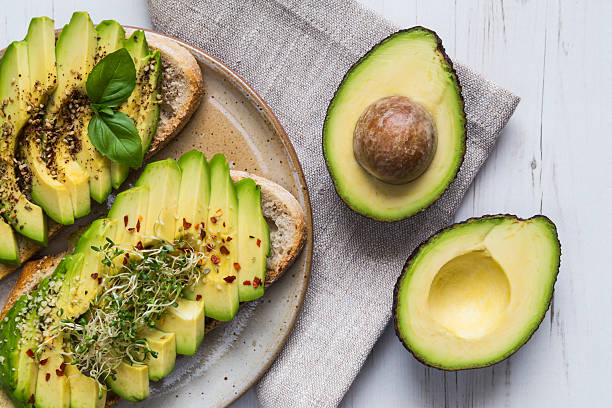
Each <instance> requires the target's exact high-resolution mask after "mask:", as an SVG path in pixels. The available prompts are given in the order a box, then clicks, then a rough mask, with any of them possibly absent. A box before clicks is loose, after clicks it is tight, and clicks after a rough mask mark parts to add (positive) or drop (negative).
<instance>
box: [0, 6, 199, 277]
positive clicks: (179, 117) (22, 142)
mask: <svg viewBox="0 0 612 408" xmlns="http://www.w3.org/2000/svg"><path fill="white" fill-rule="evenodd" d="M64 31H65V32H66V34H65V35H64V36H62V34H61V33H62V32H64ZM56 36H57V37H58V38H57V43H55V41H56ZM84 38H88V40H87V41H84ZM83 44H88V45H86V46H83ZM92 44H93V45H94V47H93V50H92V46H91V45H92ZM69 45H70V46H69ZM120 46H121V47H124V48H125V49H126V50H128V52H130V55H131V56H132V57H133V59H134V65H135V67H137V68H138V72H137V75H136V86H135V87H134V91H133V92H132V95H130V98H129V99H128V100H127V101H126V102H125V103H123V104H122V105H121V106H119V107H117V108H116V109H117V111H119V112H121V113H124V114H125V115H126V116H128V117H130V118H131V119H132V120H133V121H134V124H135V126H136V128H137V130H138V134H139V136H141V140H142V149H143V152H144V157H145V158H147V157H150V156H151V155H153V154H154V153H155V152H157V151H159V149H160V148H161V147H163V146H164V145H165V144H166V143H167V142H169V141H170V140H171V139H172V138H174V137H175V136H176V135H177V134H178V133H179V132H180V130H181V129H182V128H183V126H184V125H185V124H186V123H187V121H188V120H189V118H190V117H191V115H192V114H193V112H194V111H195V110H196V109H197V107H198V106H199V103H200V100H201V97H202V95H203V93H204V89H203V83H202V74H201V70H200V68H199V66H198V63H197V62H196V60H195V58H194V57H193V56H192V55H191V53H189V51H187V50H186V49H185V48H183V47H182V46H180V45H179V44H178V43H176V42H175V41H172V40H168V39H166V38H163V37H161V36H155V35H151V36H149V38H145V33H144V32H143V31H139V30H134V29H124V28H122V27H121V26H120V25H119V24H118V23H116V22H114V21H110V20H107V21H103V22H101V23H100V24H98V25H97V26H94V25H93V23H92V22H91V20H90V19H89V16H88V15H87V13H75V14H74V15H73V17H72V19H71V22H70V23H69V24H68V25H67V26H66V27H65V28H64V30H62V31H61V32H60V31H59V30H58V31H57V32H55V31H54V29H53V21H52V20H51V19H49V18H46V17H40V18H35V19H33V20H32V22H31V24H30V28H29V30H28V35H27V36H26V39H25V40H24V41H21V42H15V43H13V44H11V45H10V46H9V47H8V48H7V50H6V51H5V56H6V58H2V62H0V72H1V73H2V75H1V76H0V84H2V85H1V86H0V87H3V89H2V90H1V92H0V94H2V95H4V96H3V98H2V100H6V101H7V103H6V104H3V106H2V114H0V116H4V117H3V118H2V120H1V122H2V123H0V125H1V127H2V129H3V132H4V133H5V135H6V137H5V138H3V143H2V146H0V151H1V152H2V165H3V166H4V168H3V174H4V175H5V176H4V177H3V178H2V182H1V184H2V185H1V186H0V187H2V189H1V190H2V195H3V199H2V200H3V201H2V205H1V207H2V208H3V215H4V220H6V222H5V221H4V220H0V238H2V239H1V242H2V245H0V262H2V263H0V278H2V277H4V276H6V275H7V274H9V273H10V272H12V271H13V270H15V269H16V267H17V266H18V265H19V264H20V263H21V262H24V261H25V260H27V259H29V258H30V257H31V256H32V255H33V254H34V253H36V251H38V249H40V248H41V247H43V246H46V244H47V241H48V238H49V237H52V236H53V235H55V234H56V233H57V232H58V231H60V230H61V229H62V227H63V225H62V224H70V223H72V222H74V219H75V217H79V216H82V215H84V214H86V213H87V212H89V211H90V208H93V210H94V212H99V211H100V207H95V206H90V204H89V202H90V197H91V198H93V199H94V200H95V201H98V202H101V201H104V200H105V199H106V196H107V195H108V193H109V192H110V190H111V187H115V188H117V187H118V186H119V185H120V184H121V182H122V181H123V180H125V177H126V175H127V170H128V169H127V168H126V167H124V166H121V165H120V164H118V163H116V162H114V161H113V162H111V161H110V160H109V159H108V158H106V157H105V156H102V155H101V154H100V153H99V152H97V151H96V149H95V148H94V147H93V146H92V144H91V143H89V138H88V137H87V136H88V135H87V123H88V121H89V120H90V118H91V112H90V110H89V108H88V107H87V106H88V102H87V101H85V102H83V100H84V98H83V95H84V94H83V88H84V86H85V85H84V82H85V81H84V80H85V77H86V76H87V74H88V72H87V70H88V69H91V67H92V64H94V63H98V62H99V61H100V60H101V59H102V58H104V57H105V56H106V55H108V54H109V53H110V52H112V51H114V50H115V49H117V47H120ZM113 47H114V48H113ZM78 50H81V51H78ZM66 54H67V55H66ZM75 60H78V61H81V63H79V64H77V63H75V62H74V61H75ZM75 64H76V65H75ZM81 66H86V67H87V68H83V72H80V70H81V68H80V67H81ZM26 72H27V75H26V74H25V73H26ZM153 72H155V74H153ZM25 77H27V79H28V80H26V79H25ZM13 78H15V80H14V81H13ZM22 78H24V79H23V80H22ZM62 78H63V79H62ZM17 79H19V81H18V80H17ZM60 88H61V89H60ZM62 95H64V96H66V97H67V99H65V98H62ZM64 99H65V100H64ZM11 101H14V103H11ZM17 102H18V103H17ZM21 105H23V106H21ZM58 106H63V107H64V108H65V109H64V110H63V111H62V109H58V110H59V111H61V112H59V113H58V112H56V111H55V110H54V108H57V107H58ZM66 109H67V110H68V111H67V112H66ZM71 110H74V112H72V111H71ZM24 112H25V114H23V113H24ZM62 112H63V113H62ZM66 115H67V116H66ZM70 115H73V116H74V118H73V117H71V116H70ZM47 125H48V126H49V128H47ZM45 149H47V150H45ZM43 153H44V154H43ZM13 175H14V176H13ZM47 217H50V218H49V219H48V218H47Z"/></svg>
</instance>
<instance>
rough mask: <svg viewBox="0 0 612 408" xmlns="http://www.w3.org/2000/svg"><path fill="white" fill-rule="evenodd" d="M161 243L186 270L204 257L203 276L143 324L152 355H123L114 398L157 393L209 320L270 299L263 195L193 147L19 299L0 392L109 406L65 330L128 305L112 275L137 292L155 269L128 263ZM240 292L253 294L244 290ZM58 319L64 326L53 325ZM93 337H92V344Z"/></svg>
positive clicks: (2, 347)
mask: <svg viewBox="0 0 612 408" xmlns="http://www.w3.org/2000/svg"><path fill="white" fill-rule="evenodd" d="M240 220H242V222H241V221H240ZM242 223H244V224H245V225H244V228H243V227H240V225H241V224H242ZM243 234H246V235H247V237H246V238H245V239H243V237H241V235H243ZM162 247H163V248H165V249H164V250H166V251H168V248H170V250H171V252H172V253H174V254H178V255H177V256H178V257H177V258H175V261H173V262H176V263H173V264H172V265H175V266H173V268H175V267H177V266H176V265H178V267H180V265H184V262H185V261H184V260H182V259H183V258H181V257H182V256H183V255H182V254H193V253H196V252H197V253H198V254H199V255H198V256H199V258H196V260H197V262H196V261H193V263H192V264H191V265H192V267H193V268H195V269H190V271H197V274H195V272H194V275H193V278H192V281H190V282H193V283H194V284H193V286H191V287H187V286H183V287H182V291H181V289H179V290H178V292H176V293H177V298H176V301H175V302H174V303H169V304H168V305H166V306H164V309H163V313H162V314H161V315H160V316H159V317H158V318H156V320H155V321H154V322H153V323H152V324H151V327H142V329H140V328H137V329H136V330H138V332H137V338H138V339H139V340H138V341H139V343H138V344H141V345H143V346H146V347H147V349H148V350H150V353H149V354H148V355H147V357H146V358H143V359H141V360H137V361H135V360H130V359H129V358H127V357H125V358H124V357H122V356H121V357H119V359H118V361H117V365H116V366H113V367H114V369H113V370H112V372H111V375H109V376H108V377H105V378H104V379H103V380H104V381H106V386H108V388H109V389H110V390H112V391H113V392H114V393H115V394H117V395H118V396H120V397H122V398H124V399H127V400H129V401H133V402H137V401H142V400H143V399H146V398H147V397H148V396H149V382H150V381H158V380H161V379H163V378H165V377H166V376H168V375H169V374H170V373H171V372H172V370H173V369H174V365H175V361H176V355H177V354H184V355H193V354H194V353H195V352H196V351H197V349H198V347H199V345H200V344H201V343H202V340H203V338H204V332H205V317H206V316H211V315H212V316H215V317H216V318H219V319H222V320H231V319H232V318H233V316H234V315H235V313H236V310H237V308H238V303H239V301H240V300H248V299H255V298H257V297H259V296H261V295H263V280H265V264H266V258H267V256H268V254H269V247H270V243H269V232H268V228H267V225H266V221H265V219H264V218H263V215H262V212H261V193H260V188H259V187H258V186H257V185H256V184H255V182H254V181H253V180H251V179H244V180H242V181H240V182H239V183H237V184H236V185H234V183H233V182H232V180H231V178H230V174H229V165H228V163H227V161H226V159H225V157H224V156H223V155H216V156H214V157H213V159H212V160H211V162H210V163H208V162H207V161H206V158H205V157H204V155H203V154H202V153H200V152H196V151H191V152H187V153H185V154H184V155H183V156H182V157H181V158H180V159H179V160H178V162H176V161H174V160H172V159H166V160H161V161H158V162H154V163H151V164H149V165H148V166H146V167H145V169H144V171H143V173H142V175H141V177H140V178H139V179H138V181H137V182H136V186H134V187H133V188H131V189H128V190H126V191H124V192H122V193H120V194H118V195H117V197H116V199H115V201H114V203H113V205H112V207H111V209H110V211H109V214H108V218H104V219H99V220H96V221H94V222H93V223H92V224H91V226H90V227H89V228H87V229H86V230H85V232H84V233H83V234H82V235H81V236H80V238H79V240H78V242H77V244H76V247H75V249H74V251H73V253H72V254H71V255H68V256H66V257H64V258H63V260H62V261H61V262H60V264H59V265H58V266H57V268H56V270H55V271H54V272H53V274H52V275H51V278H50V279H45V280H44V281H43V282H41V284H40V285H39V288H38V289H37V290H36V291H35V292H34V293H32V295H25V296H23V297H22V298H21V299H20V300H19V301H18V302H17V303H16V304H15V305H14V306H13V307H12V308H11V309H10V310H9V312H8V314H7V318H6V319H4V320H3V321H1V322H0V336H1V337H0V338H2V339H6V341H0V359H1V360H2V361H1V362H2V364H0V385H1V386H2V388H3V389H5V390H6V391H7V392H8V393H9V394H10V396H11V398H12V399H13V400H14V401H15V402H16V403H18V405H20V406H27V407H31V406H33V404H34V403H35V404H36V407H39V408H46V407H55V406H79V407H80V406H83V407H92V408H101V407H103V406H104V405H105V403H106V391H105V387H102V388H101V387H100V384H99V383H98V381H97V380H100V378H98V377H97V378H92V377H91V376H90V375H91V374H92V372H91V371H90V370H92V366H91V365H88V366H85V365H83V362H82V361H80V360H79V357H78V356H79V354H78V353H76V354H75V351H76V350H79V347H82V344H83V340H78V341H76V340H74V337H73V335H72V334H71V331H70V330H67V329H66V328H71V327H75V326H72V325H79V326H80V327H83V328H84V327H86V326H87V325H88V324H94V323H92V322H90V321H88V319H91V318H92V317H91V316H92V313H93V312H92V311H93V310H94V308H95V305H98V307H99V305H100V304H103V305H106V307H107V306H108V305H109V303H108V302H122V301H123V300H122V299H120V298H115V297H113V296H110V295H109V293H111V292H109V290H110V289H111V288H112V289H113V290H117V289H118V287H115V286H113V285H115V284H113V283H112V282H114V281H113V279H115V278H119V277H120V276H123V277H122V279H123V280H122V281H121V282H123V283H122V284H121V285H129V282H130V281H131V279H132V277H133V276H134V275H135V274H145V275H140V279H147V276H146V274H147V273H150V271H151V270H150V269H145V270H140V272H134V270H132V269H130V268H132V267H133V265H136V264H137V263H138V262H139V259H141V258H139V257H143V254H145V253H151V252H147V251H153V252H155V251H159V250H160V249H161V248H162ZM109 248H110V249H109ZM241 250H244V256H242V257H241ZM109 251H110V252H109ZM117 251H118V252H117ZM109 254H115V255H109ZM164 256H166V255H164ZM239 261H240V262H242V263H243V264H244V266H242V265H239ZM147 271H149V272H147ZM179 273H180V274H182V273H183V272H179ZM180 276H181V277H182V278H183V279H187V278H186V277H185V276H183V275H180ZM128 277H129V278H128ZM175 279H176V277H175V278H172V280H169V281H165V282H164V281H159V280H154V281H152V282H153V283H152V286H151V288H154V289H155V290H157V288H159V287H160V285H173V284H175V282H176V280H175ZM247 280H248V281H249V283H248V284H246V283H245V281H247ZM254 282H259V283H258V284H256V285H253V283H254ZM107 284H110V285H111V286H107ZM240 285H244V286H245V287H246V289H247V291H245V292H244V294H243V295H240V290H239V286H240ZM121 287H123V286H121ZM124 288H125V287H124ZM120 290H122V289H120ZM124 293H127V292H124ZM126 296H127V295H126ZM126 301H127V302H128V303H125V304H130V303H129V300H127V298H126ZM104 302H107V303H104ZM209 310H210V311H209ZM103 321H104V319H102V320H97V321H96V322H97V323H95V324H101V322H103ZM125 323H126V322H123V323H122V324H125ZM60 324H62V325H64V326H63V327H64V330H63V331H58V329H57V325H60ZM102 324H103V323H102ZM130 324H131V320H130ZM66 325H67V326H66ZM153 326H154V327H153ZM92 327H100V326H92ZM111 327H114V326H111ZM79 330H82V329H79ZM96 333H98V332H93V333H91V334H88V336H89V337H87V338H89V339H91V341H93V342H94V343H95V342H96V341H98V340H97V339H98V337H96ZM96 344H97V343H96ZM135 358H137V356H136V357H135Z"/></svg>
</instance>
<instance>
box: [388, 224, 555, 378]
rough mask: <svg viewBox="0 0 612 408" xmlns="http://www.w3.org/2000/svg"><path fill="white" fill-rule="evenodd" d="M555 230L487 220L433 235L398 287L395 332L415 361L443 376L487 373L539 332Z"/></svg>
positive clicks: (408, 264) (551, 277)
mask: <svg viewBox="0 0 612 408" xmlns="http://www.w3.org/2000/svg"><path fill="white" fill-rule="evenodd" d="M560 253H561V249H560V244H559V241H558V237H557V231H556V228H555V226H554V224H553V223H552V222H551V221H550V220H549V219H548V218H546V217H544V216H541V215H538V216H535V217H532V218H529V219H527V220H522V219H519V218H517V217H514V216H510V215H495V216H485V217H482V218H474V219H470V220H468V221H466V222H463V223H459V224H455V225H453V226H451V227H449V228H447V229H445V230H443V231H441V232H439V233H438V234H436V235H434V236H432V237H431V238H430V239H429V240H428V241H427V242H425V243H424V244H422V245H421V247H420V248H418V249H417V250H416V251H415V252H414V253H413V255H412V256H411V257H410V259H409V260H408V261H407V262H406V266H405V268H404V271H403V273H402V275H401V276H400V278H399V279H398V281H397V284H396V285H395V295H394V309H393V310H394V317H395V327H396V333H397V335H398V337H399V338H400V340H401V341H402V342H403V344H404V346H406V348H408V350H410V351H411V352H412V353H413V354H414V355H415V356H416V357H417V358H418V359H419V360H421V361H422V362H424V363H426V364H428V365H431V366H433V367H437V368H441V369H445V370H460V369H468V368H476V367H484V366H488V365H491V364H494V363H496V362H498V361H501V360H503V359H504V358H506V357H508V356H509V355H511V354H512V353H514V352H515V351H516V350H518V349H519V348H520V347H521V346H522V345H523V344H524V343H525V342H526V341H527V340H528V339H529V338H530V337H531V335H532V334H533V332H534V331H535V330H536V329H537V327H538V325H539V324H540V322H541V321H542V319H543V317H544V314H545V313H546V309H547V308H548V305H549V303H550V299H551V296H552V292H553V287H554V283H555V280H556V278H557V274H558V271H559V259H560Z"/></svg>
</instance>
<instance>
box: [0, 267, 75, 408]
mask: <svg viewBox="0 0 612 408" xmlns="http://www.w3.org/2000/svg"><path fill="white" fill-rule="evenodd" d="M65 273H66V265H65V262H64V261H63V260H62V261H61V262H60V263H59V265H57V267H56V268H55V271H54V272H53V274H52V275H51V277H49V278H45V279H43V280H42V281H41V282H40V284H39V285H38V288H37V289H36V290H35V291H34V292H33V293H32V297H33V298H36V297H37V296H38V295H39V294H40V295H42V299H44V298H45V295H46V294H47V293H48V292H49V282H50V280H58V279H62V278H63V276H64V274H65ZM26 307H32V308H33V310H36V309H38V304H34V305H28V301H27V295H23V296H21V297H20V298H19V300H17V302H15V304H14V305H13V307H11V309H10V310H9V311H8V312H7V313H6V316H5V317H6V318H7V319H6V320H5V319H4V318H3V319H2V321H0V356H2V357H4V362H3V364H1V365H0V388H2V390H3V391H4V392H5V393H6V395H8V396H9V398H10V399H11V401H12V402H13V404H14V405H15V407H16V408H22V407H23V408H26V407H28V408H29V407H32V406H33V405H32V404H28V403H27V402H24V401H20V400H18V399H17V398H16V397H15V395H14V394H13V391H14V390H15V387H16V372H14V371H13V370H12V368H13V367H12V365H11V362H12V361H13V357H14V356H15V355H16V354H17V353H18V347H17V345H18V344H17V343H18V342H19V334H18V330H17V322H15V317H16V316H17V315H18V314H19V312H20V311H22V310H23V309H24V308H26ZM5 339H6V340H7V341H6V342H5V341H4V340H5Z"/></svg>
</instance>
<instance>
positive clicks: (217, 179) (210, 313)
mask: <svg viewBox="0 0 612 408" xmlns="http://www.w3.org/2000/svg"><path fill="white" fill-rule="evenodd" d="M210 185H211V190H210V201H209V205H208V220H207V223H206V235H207V241H210V240H211V238H212V237H213V236H215V237H217V241H216V242H215V243H214V248H213V249H212V250H211V251H208V250H207V249H205V248H202V250H203V251H204V252H205V253H207V254H209V255H210V258H209V259H208V260H207V261H206V263H205V264H204V268H205V269H208V270H209V272H208V273H206V274H205V275H204V277H203V278H202V280H201V281H200V284H199V285H196V287H195V288H186V289H185V290H184V291H183V292H184V293H185V297H187V298H188V299H197V298H198V296H201V298H202V299H203V301H204V304H205V310H206V316H207V317H211V318H213V319H216V320H220V321H229V320H232V319H233V318H234V316H235V315H236V312H237V311H238V305H239V301H238V279H237V274H238V271H237V270H236V269H235V268H234V263H236V262H237V259H238V258H237V252H238V250H237V243H236V242H237V239H236V238H237V222H238V214H237V213H238V198H237V196H236V189H235V187H234V183H233V182H232V179H231V178H230V174H229V167H228V164H227V161H226V160H225V156H223V155H221V154H217V155H215V156H214V157H213V158H212V159H211V161H210ZM211 218H214V219H215V222H213V221H212V219H211ZM228 237H231V238H232V240H231V241H228V240H227V238H228ZM223 241H225V242H223ZM202 245H205V244H204V243H202ZM222 247H225V248H226V249H227V252H229V254H222V253H221V248H222ZM213 256H215V257H217V258H218V259H219V263H218V264H215V263H213V262H212V260H211V259H212V257H213ZM225 278H227V279H228V280H230V282H228V281H226V280H225Z"/></svg>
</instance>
